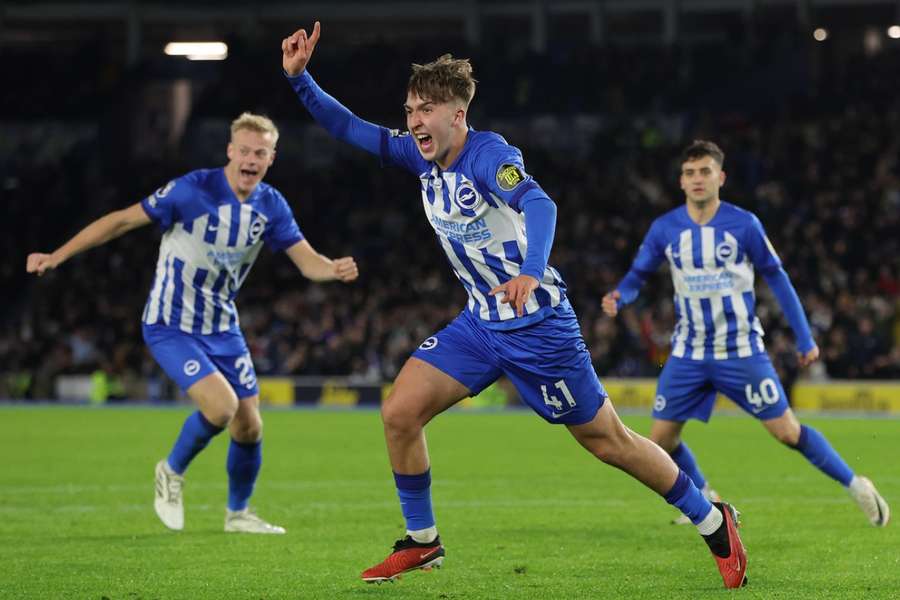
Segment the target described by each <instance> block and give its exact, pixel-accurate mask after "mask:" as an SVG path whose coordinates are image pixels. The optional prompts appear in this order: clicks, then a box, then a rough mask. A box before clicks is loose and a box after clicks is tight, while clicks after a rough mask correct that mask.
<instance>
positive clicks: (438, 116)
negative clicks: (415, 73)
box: [403, 92, 465, 168]
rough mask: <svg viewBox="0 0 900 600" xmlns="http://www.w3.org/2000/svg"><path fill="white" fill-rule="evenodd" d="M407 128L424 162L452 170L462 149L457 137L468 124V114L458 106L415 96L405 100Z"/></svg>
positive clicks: (451, 102)
mask: <svg viewBox="0 0 900 600" xmlns="http://www.w3.org/2000/svg"><path fill="white" fill-rule="evenodd" d="M403 108H404V110H405V111H406V128H407V129H408V130H409V132H410V134H412V136H413V138H414V139H415V141H416V146H417V147H418V148H419V152H420V153H421V154H422V158H424V159H425V160H428V161H434V162H436V163H437V164H438V165H440V166H441V167H443V168H446V167H449V166H450V163H452V162H453V160H454V159H455V158H456V156H457V155H458V153H459V150H460V149H461V146H462V144H460V143H459V142H458V141H457V139H456V137H458V136H455V135H454V133H455V132H456V130H458V129H459V126H460V124H464V123H465V111H464V110H463V109H462V107H461V106H460V105H459V103H458V102H455V101H453V100H451V101H450V102H434V101H432V100H428V99H425V98H420V97H419V95H418V94H416V93H415V92H409V93H408V94H407V96H406V104H404V105H403Z"/></svg>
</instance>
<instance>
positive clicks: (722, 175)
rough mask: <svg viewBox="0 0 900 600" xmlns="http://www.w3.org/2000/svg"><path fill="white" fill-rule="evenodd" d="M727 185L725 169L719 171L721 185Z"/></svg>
mask: <svg viewBox="0 0 900 600" xmlns="http://www.w3.org/2000/svg"><path fill="white" fill-rule="evenodd" d="M723 185H725V171H719V187H722V186H723Z"/></svg>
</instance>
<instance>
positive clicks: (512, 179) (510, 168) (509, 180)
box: [497, 164, 525, 192]
mask: <svg viewBox="0 0 900 600" xmlns="http://www.w3.org/2000/svg"><path fill="white" fill-rule="evenodd" d="M523 181H525V174H524V173H523V172H522V170H521V169H520V168H519V167H517V166H516V165H510V164H505V165H500V168H499V169H497V185H498V186H500V189H501V190H503V191H504V192H511V191H512V190H513V189H514V188H515V187H516V186H517V185H519V184H520V183H522V182H523Z"/></svg>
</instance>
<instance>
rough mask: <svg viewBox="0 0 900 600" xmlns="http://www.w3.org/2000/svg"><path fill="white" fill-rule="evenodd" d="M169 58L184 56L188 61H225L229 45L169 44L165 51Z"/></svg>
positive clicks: (221, 43) (222, 43)
mask: <svg viewBox="0 0 900 600" xmlns="http://www.w3.org/2000/svg"><path fill="white" fill-rule="evenodd" d="M163 52H165V53H166V54H168V55H169V56H184V57H186V58H187V59H188V60H225V59H226V58H227V57H228V44H226V43H225V42H169V43H168V44H166V47H165V49H164V50H163Z"/></svg>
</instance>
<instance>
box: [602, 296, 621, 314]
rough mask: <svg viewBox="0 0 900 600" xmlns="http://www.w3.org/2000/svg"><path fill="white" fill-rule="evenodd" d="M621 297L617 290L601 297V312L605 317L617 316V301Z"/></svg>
mask: <svg viewBox="0 0 900 600" xmlns="http://www.w3.org/2000/svg"><path fill="white" fill-rule="evenodd" d="M621 297H622V294H620V293H619V290H613V291H611V292H610V293H608V294H606V295H605V296H603V303H602V304H603V312H605V313H606V316H608V317H614V316H616V315H617V314H619V304H618V300H619V298H621Z"/></svg>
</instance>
